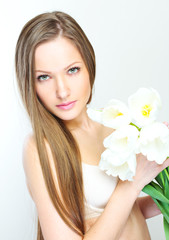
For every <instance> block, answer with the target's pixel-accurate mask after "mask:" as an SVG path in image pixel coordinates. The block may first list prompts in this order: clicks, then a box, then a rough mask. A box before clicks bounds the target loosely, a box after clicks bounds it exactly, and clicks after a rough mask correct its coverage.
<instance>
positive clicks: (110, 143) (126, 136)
mask: <svg viewBox="0 0 169 240" xmlns="http://www.w3.org/2000/svg"><path fill="white" fill-rule="evenodd" d="M138 137H139V131H138V129H137V128H136V127H134V126H131V125H127V126H123V127H121V128H119V129H117V130H116V131H114V132H113V133H112V134H111V135H109V136H108V137H107V138H105V139H104V142H103V144H104V146H105V147H106V148H109V149H111V151H112V152H114V153H120V154H121V156H122V155H123V156H124V158H125V157H126V156H128V155H130V154H131V153H134V152H135V151H136V149H137V147H138Z"/></svg>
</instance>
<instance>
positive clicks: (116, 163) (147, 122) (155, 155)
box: [87, 88, 169, 239]
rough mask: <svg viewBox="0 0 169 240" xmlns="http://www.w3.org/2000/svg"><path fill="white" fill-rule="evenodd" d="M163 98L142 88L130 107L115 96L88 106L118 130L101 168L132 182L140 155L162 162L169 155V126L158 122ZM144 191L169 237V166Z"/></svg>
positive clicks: (95, 117) (91, 113)
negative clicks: (98, 106) (99, 105)
mask: <svg viewBox="0 0 169 240" xmlns="http://www.w3.org/2000/svg"><path fill="white" fill-rule="evenodd" d="M160 109H161V99H160V96H159V94H158V92H157V91H156V90H154V89H147V88H140V89H139V90H138V91H137V92H136V93H135V94H133V95H131V96H130V97H129V99H128V106H127V105H125V104H124V103H123V102H121V101H119V100H116V99H112V100H111V101H110V102H109V103H108V104H107V105H106V106H105V107H104V108H102V109H92V108H88V110H87V113H88V115H89V117H90V118H91V119H93V120H94V121H97V122H99V123H102V124H103V125H105V126H107V127H111V128H113V129H116V130H115V131H114V132H113V133H112V134H111V135H110V136H108V137H107V138H105V139H104V142H103V144H104V147H105V148H106V150H105V151H104V152H103V153H102V155H101V160H100V163H99V167H100V169H101V170H104V171H105V172H106V173H107V174H108V175H112V176H114V177H117V176H118V177H119V178H120V179H121V180H123V181H124V180H128V181H132V179H133V176H134V175H135V172H136V164H137V161H136V154H138V153H142V154H143V155H145V156H146V157H147V159H148V160H149V161H156V162H157V163H158V164H162V163H163V162H164V161H165V160H166V158H167V157H168V156H169V129H168V127H167V126H166V125H165V124H163V123H161V122H158V121H157V116H158V113H159V110H160ZM142 191H143V192H145V193H147V194H148V195H150V196H151V197H152V198H153V200H154V202H155V203H156V204H157V206H158V208H159V209H160V210H161V212H162V214H163V219H164V231H165V235H166V239H169V168H166V169H164V170H163V171H162V172H161V173H160V174H159V175H158V176H157V177H156V178H155V180H154V181H152V182H151V183H149V184H148V185H146V186H145V187H144V188H143V190H142Z"/></svg>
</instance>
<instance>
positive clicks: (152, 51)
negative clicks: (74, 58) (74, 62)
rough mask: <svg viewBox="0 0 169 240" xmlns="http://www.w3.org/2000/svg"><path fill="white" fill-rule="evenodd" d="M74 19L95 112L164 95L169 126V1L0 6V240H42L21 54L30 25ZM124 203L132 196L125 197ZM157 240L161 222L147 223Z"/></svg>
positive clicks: (20, 0)
mask: <svg viewBox="0 0 169 240" xmlns="http://www.w3.org/2000/svg"><path fill="white" fill-rule="evenodd" d="M54 10H61V11H65V12H67V13H69V14H70V15H72V16H73V17H74V18H75V19H76V20H77V22H78V23H79V24H80V25H81V27H82V28H83V29H84V31H85V33H86V34H87V36H88V38H89V40H90V41H91V43H92V45H93V47H94V50H95V53H96V62H97V74H96V83H95V91H94V96H93V101H92V106H94V107H102V106H104V104H105V103H106V102H107V101H108V100H109V99H111V98H116V99H119V100H122V101H124V102H125V103H127V99H128V97H129V96H130V95H131V94H132V93H134V92H135V91H136V90H137V89H138V88H140V87H153V88H155V89H156V90H158V92H159V94H160V96H161V99H162V103H163V108H162V110H161V114H160V116H159V120H160V121H164V120H165V121H169V108H168V103H169V1H167V0H160V1H159V0H140V1H138V0H104V1H102V0H93V1H91V0H83V1H81V0H60V1H58V0H46V1H44V0H36V1H33V0H29V1H24V0H15V1H12V0H11V1H8V0H0V11H1V14H0V30H1V33H0V35H1V38H0V69H1V74H0V84H1V85H0V86H1V87H0V113H1V115H0V116H1V118H0V134H1V138H0V141H1V142H0V239H2V240H33V239H35V237H34V236H35V228H36V226H35V223H36V221H35V220H36V218H35V209H34V204H33V202H32V200H31V198H30V196H29V194H28V190H27V188H26V183H25V176H24V172H23V167H22V146H23V141H24V138H25V136H26V135H27V134H28V133H29V132H30V131H31V127H30V124H29V121H28V120H27V115H26V113H25V111H24V109H23V107H22V104H21V102H20V99H19V95H18V92H17V87H16V80H15V71H14V52H15V45H16V41H17V38H18V35H19V33H20V31H21V28H22V27H23V25H24V24H25V23H26V22H27V21H28V20H29V19H30V18H32V17H34V16H35V15H37V14H40V13H42V12H47V11H54ZM124 201H125V196H124ZM148 225H149V229H150V233H151V237H152V240H159V239H160V240H164V239H165V237H164V232H163V223H162V216H158V217H155V218H153V219H150V220H148Z"/></svg>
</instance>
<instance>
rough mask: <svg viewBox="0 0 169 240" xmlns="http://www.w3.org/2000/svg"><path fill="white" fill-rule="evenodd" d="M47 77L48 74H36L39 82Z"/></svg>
mask: <svg viewBox="0 0 169 240" xmlns="http://www.w3.org/2000/svg"><path fill="white" fill-rule="evenodd" d="M49 78H50V77H49V76H48V75H46V74H43V75H40V76H38V77H37V80H38V81H40V82H42V81H46V80H48V79H49Z"/></svg>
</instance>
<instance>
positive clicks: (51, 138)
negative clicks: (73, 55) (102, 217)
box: [15, 11, 95, 240]
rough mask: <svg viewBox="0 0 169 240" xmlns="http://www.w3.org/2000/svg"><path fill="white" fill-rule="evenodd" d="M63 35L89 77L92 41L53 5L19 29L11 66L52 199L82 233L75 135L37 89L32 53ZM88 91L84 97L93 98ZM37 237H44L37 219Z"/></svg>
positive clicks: (92, 64)
mask: <svg viewBox="0 0 169 240" xmlns="http://www.w3.org/2000/svg"><path fill="white" fill-rule="evenodd" d="M58 36H63V37H65V38H67V39H69V40H71V41H72V43H73V44H74V45H75V46H76V47H77V49H78V51H79V52H80V54H81V56H82V58H83V60H84V63H85V65H86V67H87V70H88V72H89V77H90V84H91V89H92V87H93V84H94V79H95V54H94V50H93V47H92V45H91V44H90V42H89V40H88V39H87V37H86V35H85V33H84V32H83V30H82V29H81V27H80V26H79V25H78V23H77V22H76V21H75V20H74V19H73V18H72V17H71V16H69V15H68V14H66V13H63V12H59V11H55V12H51V13H44V14H40V15H38V16H36V17H35V18H33V19H31V20H30V21H29V22H28V23H27V24H26V25H25V26H24V28H23V29H22V31H21V34H20V36H19V39H18V42H17V45H16V54H15V67H16V77H17V82H18V86H19V91H20V94H21V97H22V100H23V104H24V106H25V108H26V110H27V112H28V114H29V117H30V120H31V123H32V128H33V131H34V135H35V139H36V145H37V150H38V154H39V159H40V164H41V168H42V172H43V177H44V180H45V184H46V188H47V190H48V193H49V196H50V198H51V200H52V203H53V205H54V207H55V209H56V210H57V212H58V213H59V214H60V216H61V217H62V219H63V220H64V222H65V223H66V224H67V225H68V226H69V227H70V228H71V229H73V230H74V231H75V232H76V233H78V234H79V235H81V236H83V235H84V233H85V226H84V193H83V179H82V169H81V159H80V152H79V149H78V146H77V143H76V141H75V139H74V138H73V136H72V134H71V133H70V131H69V130H68V129H67V127H66V126H65V125H64V123H63V122H62V120H60V119H59V118H57V117H56V116H55V115H53V114H52V113H50V112H49V111H48V110H47V109H46V108H45V107H44V105H43V104H42V103H41V101H40V100H39V99H38V97H37V94H36V91H35V73H34V54H35V50H36V48H37V46H38V45H39V44H42V43H44V42H46V41H51V40H52V39H54V38H56V37H58ZM91 96H92V92H91V95H90V98H89V101H88V103H89V102H90V101H91ZM45 139H46V140H47V142H48V144H49V146H50V148H51V151H52V155H53V159H54V164H55V171H56V174H57V178H58V184H59V189H60V192H61V197H62V198H63V202H62V201H61V199H60V197H59V194H58V191H57V189H56V186H55V182H54V179H53V177H52V172H51V166H50V163H49V159H48V155H47V152H46V148H45V142H44V140H45ZM38 240H43V236H42V231H41V228H40V225H39V223H38Z"/></svg>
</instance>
